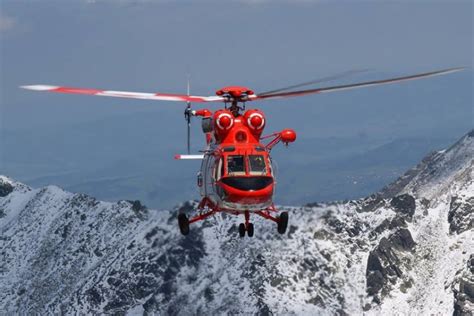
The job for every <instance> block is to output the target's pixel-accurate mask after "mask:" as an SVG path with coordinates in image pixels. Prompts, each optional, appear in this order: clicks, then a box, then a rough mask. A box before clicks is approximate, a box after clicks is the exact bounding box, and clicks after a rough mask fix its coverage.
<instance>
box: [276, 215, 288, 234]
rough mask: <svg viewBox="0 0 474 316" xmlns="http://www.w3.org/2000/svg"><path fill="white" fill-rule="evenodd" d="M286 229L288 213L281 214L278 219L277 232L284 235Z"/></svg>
mask: <svg viewBox="0 0 474 316" xmlns="http://www.w3.org/2000/svg"><path fill="white" fill-rule="evenodd" d="M287 227H288V212H282V213H281V214H280V216H279V217H278V232H279V233H280V234H284V233H285V232H286V228H287Z"/></svg>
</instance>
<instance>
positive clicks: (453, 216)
mask: <svg viewBox="0 0 474 316" xmlns="http://www.w3.org/2000/svg"><path fill="white" fill-rule="evenodd" d="M448 222H449V232H450V233H456V234H459V233H462V232H464V231H466V230H472V229H474V197H469V198H467V199H462V198H460V197H458V196H453V197H452V198H451V203H450V204H449V213H448Z"/></svg>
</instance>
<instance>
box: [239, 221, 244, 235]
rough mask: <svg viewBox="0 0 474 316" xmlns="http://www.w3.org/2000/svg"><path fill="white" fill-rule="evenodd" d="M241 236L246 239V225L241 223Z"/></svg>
mask: <svg viewBox="0 0 474 316" xmlns="http://www.w3.org/2000/svg"><path fill="white" fill-rule="evenodd" d="M239 236H240V237H244V236H245V224H244V223H241V224H240V225H239Z"/></svg>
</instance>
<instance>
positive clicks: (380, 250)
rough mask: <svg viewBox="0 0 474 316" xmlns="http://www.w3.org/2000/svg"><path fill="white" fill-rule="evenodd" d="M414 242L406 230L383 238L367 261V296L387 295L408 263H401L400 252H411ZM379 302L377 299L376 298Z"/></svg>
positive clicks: (400, 230)
mask: <svg viewBox="0 0 474 316" xmlns="http://www.w3.org/2000/svg"><path fill="white" fill-rule="evenodd" d="M414 248H415V242H414V241H413V238H412V236H411V234H410V231H409V230H408V229H406V228H401V229H398V230H396V231H395V232H394V233H393V234H391V235H390V236H389V237H388V238H386V237H383V238H382V239H381V240H380V242H379V244H378V245H377V246H376V247H375V248H374V249H373V250H372V251H371V252H370V253H369V258H368V260H367V270H366V276H367V294H369V295H376V294H378V293H379V292H381V294H382V295H386V294H388V292H389V291H390V284H392V285H393V284H395V283H396V281H397V279H400V278H402V277H403V274H404V271H403V270H406V269H407V268H409V265H410V262H409V261H408V262H407V261H405V262H402V259H401V257H402V255H401V252H407V251H408V252H411V251H413V249H414ZM376 300H377V301H379V298H378V297H377V298H376Z"/></svg>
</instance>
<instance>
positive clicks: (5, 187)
mask: <svg viewBox="0 0 474 316" xmlns="http://www.w3.org/2000/svg"><path fill="white" fill-rule="evenodd" d="M12 192H13V186H12V185H11V184H10V183H8V182H6V181H4V180H2V179H0V197H5V196H7V195H8V194H10V193H12Z"/></svg>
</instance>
